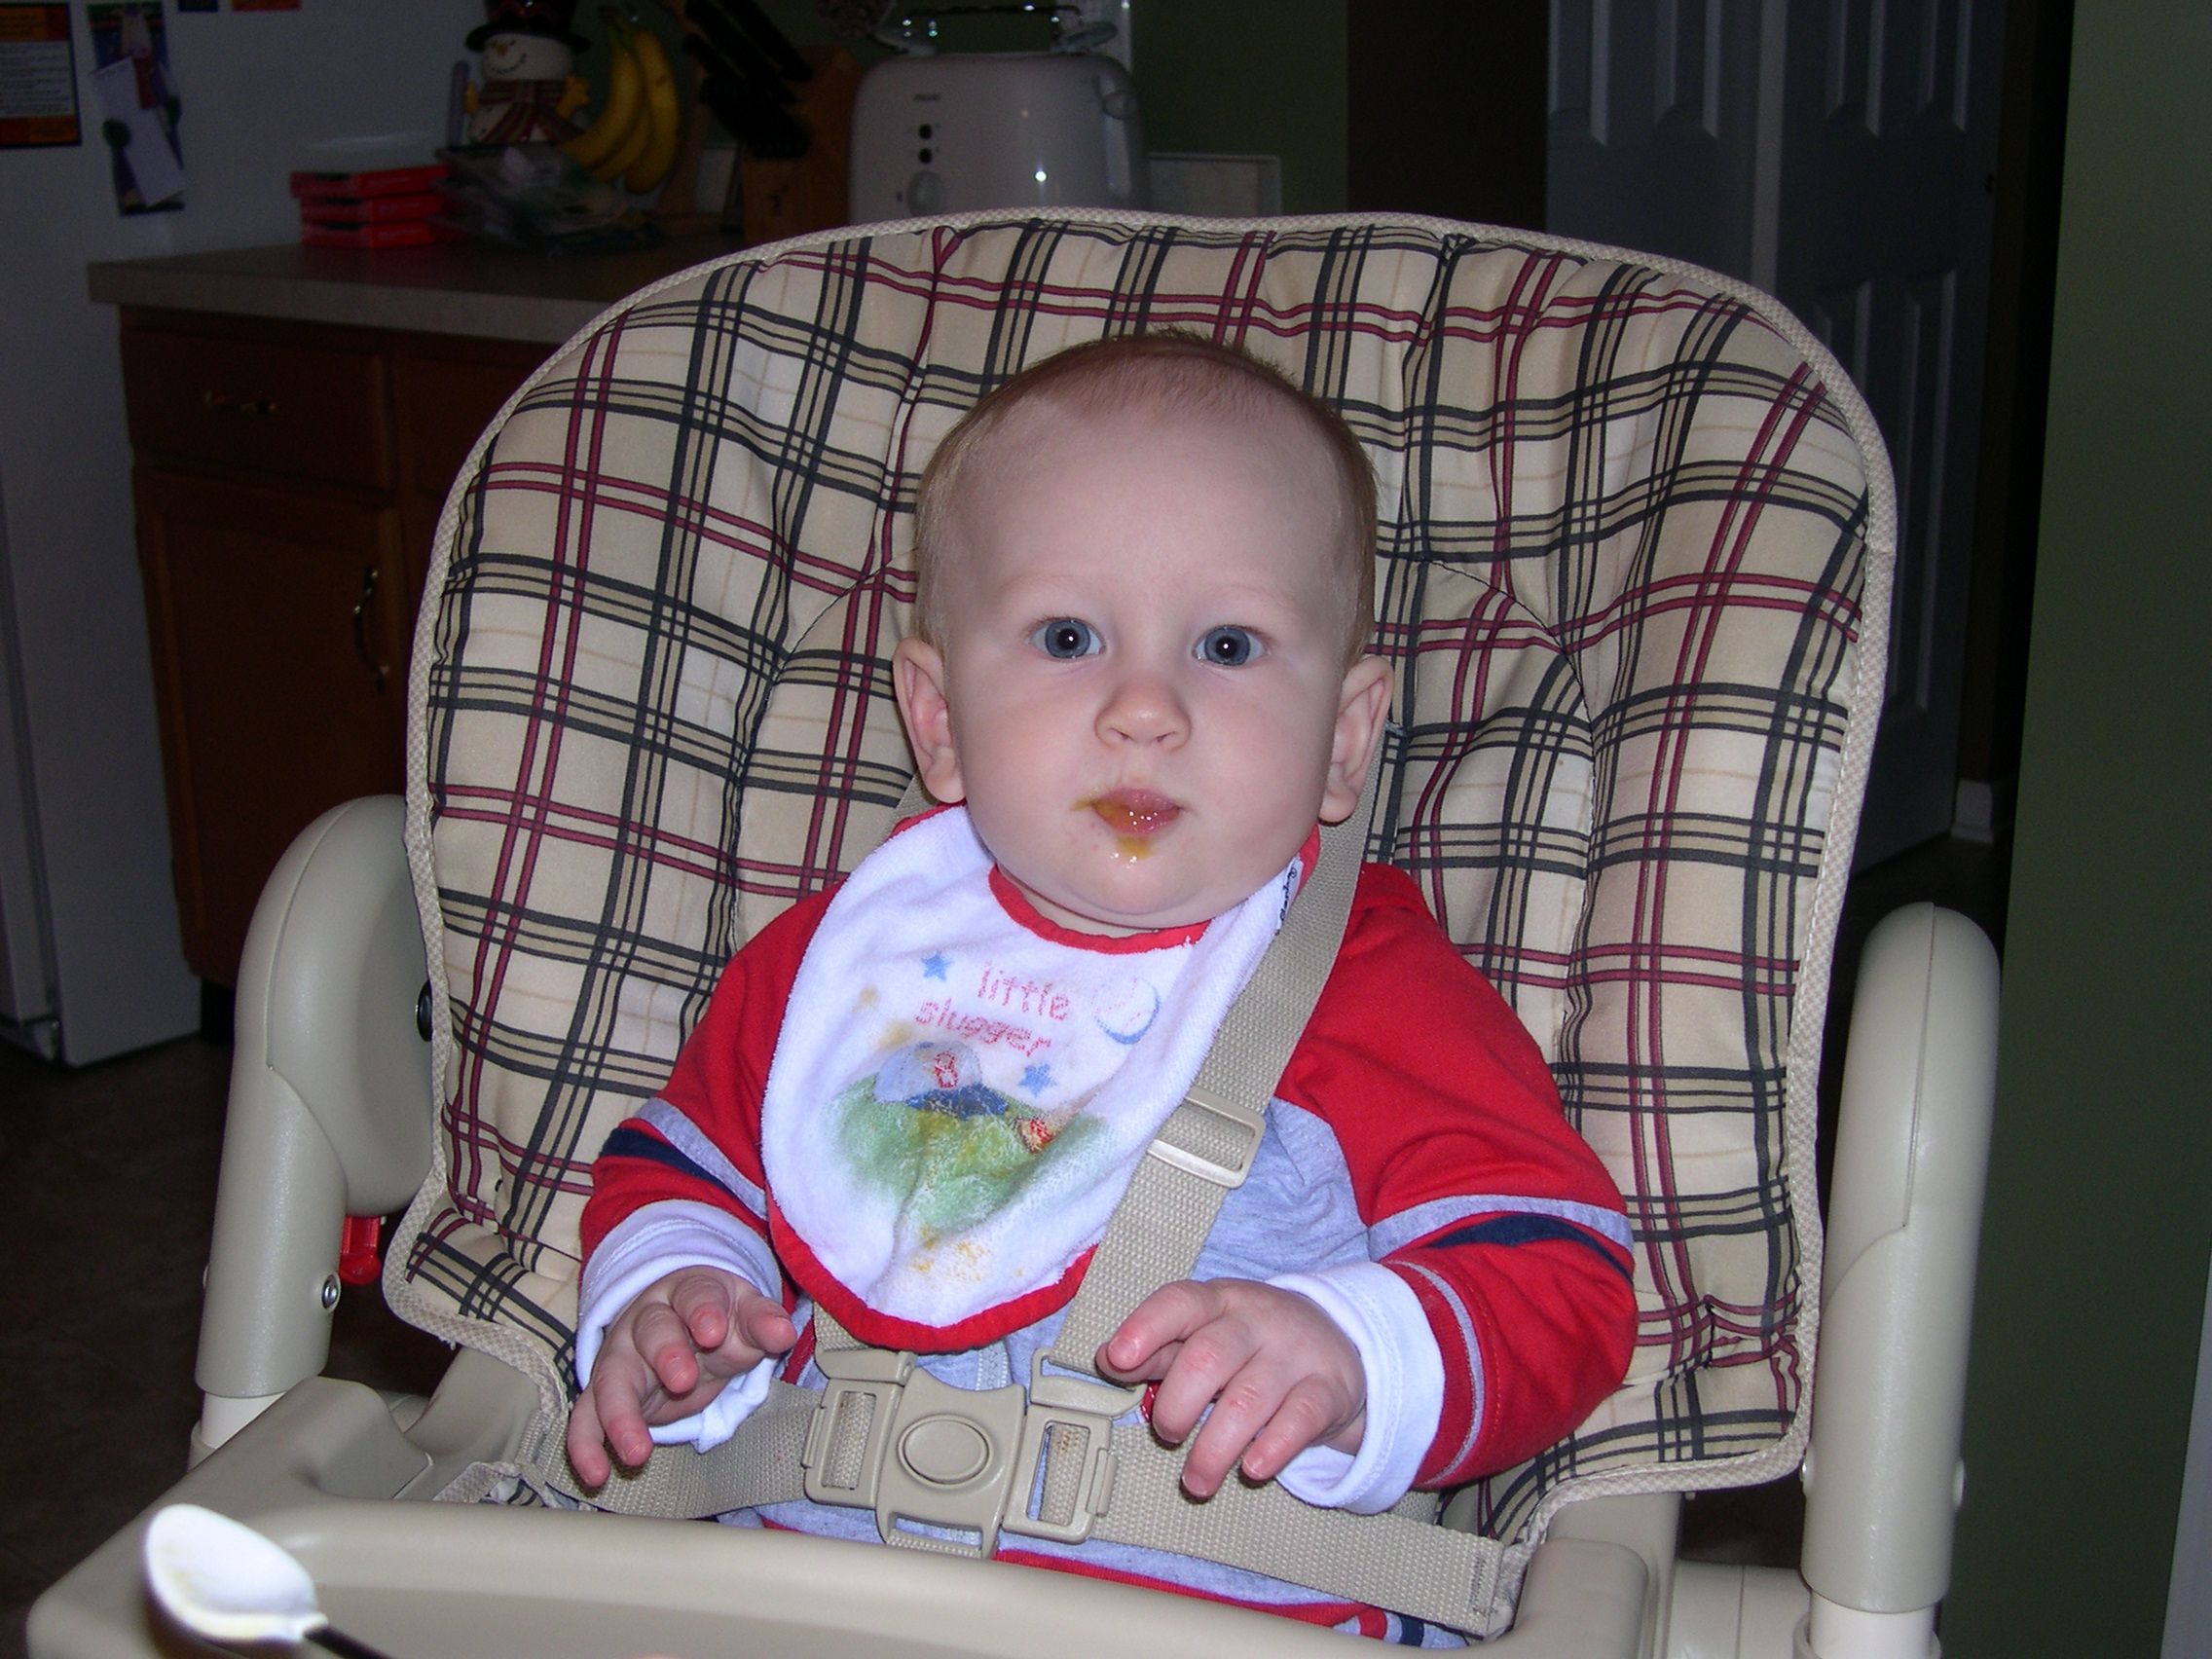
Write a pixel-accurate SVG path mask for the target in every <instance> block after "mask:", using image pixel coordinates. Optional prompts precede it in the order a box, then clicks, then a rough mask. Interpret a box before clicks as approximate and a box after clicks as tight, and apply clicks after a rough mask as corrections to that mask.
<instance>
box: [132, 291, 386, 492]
mask: <svg viewBox="0 0 2212 1659" xmlns="http://www.w3.org/2000/svg"><path fill="white" fill-rule="evenodd" d="M123 369H124V386H125V388H126V396H127V397H128V399H129V410H130V441H131V443H132V445H133V446H134V447H135V448H136V449H137V450H138V451H139V452H140V453H141V454H145V455H161V456H166V457H171V458H176V459H180V460H186V461H211V462H214V463H215V464H217V465H222V466H248V467H253V468H256V469H257V470H260V471H264V472H274V473H282V474H285V475H287V476H290V477H294V478H312V479H317V480H321V481H324V482H328V483H332V484H355V485H363V486H366V487H368V488H370V489H374V490H384V489H389V488H390V487H391V435H390V421H389V416H388V414H387V399H386V396H385V360H384V358H383V357H382V356H381V355H378V354H376V353H373V352H366V351H331V350H314V349H310V348H304V347H299V346H291V345H276V344H263V343H260V342H257V341H250V340H231V339H222V338H218V337H214V336H205V335H195V334H170V333H166V332H164V331H161V330H157V329H126V330H125V331H124V334H123Z"/></svg>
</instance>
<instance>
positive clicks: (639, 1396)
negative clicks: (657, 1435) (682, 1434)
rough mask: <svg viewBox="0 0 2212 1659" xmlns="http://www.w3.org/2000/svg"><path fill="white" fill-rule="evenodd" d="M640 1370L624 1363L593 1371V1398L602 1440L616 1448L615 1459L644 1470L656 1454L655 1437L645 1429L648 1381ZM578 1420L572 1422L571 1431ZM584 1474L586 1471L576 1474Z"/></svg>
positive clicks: (598, 1366)
mask: <svg viewBox="0 0 2212 1659" xmlns="http://www.w3.org/2000/svg"><path fill="white" fill-rule="evenodd" d="M638 1370H639V1368H638V1367H637V1366H636V1365H635V1364H634V1363H633V1364H631V1365H624V1364H621V1363H620V1362H619V1361H618V1360H617V1361H616V1363H614V1364H611V1365H610V1364H606V1363H602V1364H599V1365H596V1366H594V1367H593V1368H592V1379H591V1387H590V1388H589V1389H588V1390H586V1392H588V1393H589V1394H590V1396H591V1399H592V1404H593V1409H594V1410H595V1411H596V1413H597V1414H598V1417H599V1427H600V1438H601V1439H602V1440H604V1441H605V1442H606V1443H607V1445H608V1446H610V1447H612V1448H613V1451H614V1456H617V1457H619V1458H621V1459H622V1462H623V1463H624V1465H625V1466H626V1467H629V1468H633V1469H635V1468H639V1467H642V1466H643V1465H644V1463H645V1459H646V1458H648V1457H650V1456H652V1455H653V1437H652V1435H651V1434H650V1433H649V1432H647V1430H646V1428H645V1385H646V1380H645V1378H644V1377H642V1376H640V1375H639V1374H638ZM574 1420H575V1419H574V1418H573V1417H572V1416H571V1419H570V1422H571V1430H572V1428H573V1424H574ZM576 1472H577V1473H578V1474H582V1473H583V1470H582V1469H581V1468H578V1469H577V1471H576Z"/></svg>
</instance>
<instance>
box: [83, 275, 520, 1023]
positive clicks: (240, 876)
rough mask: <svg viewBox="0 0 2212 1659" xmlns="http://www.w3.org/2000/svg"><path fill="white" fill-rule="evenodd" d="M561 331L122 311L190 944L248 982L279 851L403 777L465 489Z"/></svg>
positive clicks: (180, 892) (202, 965) (143, 542)
mask: <svg viewBox="0 0 2212 1659" xmlns="http://www.w3.org/2000/svg"><path fill="white" fill-rule="evenodd" d="M546 351H547V349H546V348H545V347H542V346H535V345H524V344H520V343H514V342H503V341H474V340H461V339H455V338H448V337H444V336H437V335H414V334H393V333H387V332H381V331H375V330H369V329H348V328H330V327H323V326H319V325H310V324H289V323H279V322H268V321H258V320H249V319H242V318H232V317H219V316H213V315H206V314H202V313H179V312H152V311H137V310H129V309H126V311H125V312H124V315H123V361H124V377H125V390H126V396H127V400H128V403H129V422H130V438H131V444H132V447H133V448H134V450H135V451H136V457H137V465H136V471H135V479H134V493H135V498H136V504H137V511H138V554H139V565H140V570H141V572H142V574H143V576H144V580H145V593H146V617H147V631H148V634H149V636H150V638H151V642H152V646H153V656H154V683H155V691H156V697H157V700H158V703H159V708H160V715H161V725H162V758H163V765H164V769H165V771H166V778H167V784H168V804H169V842H170V850H171V857H172V862H173V866H174V873H175V880H176V892H177V908H178V914H179V917H180V919H181V921H182V924H183V932H184V948H185V958H186V960H187V961H188V962H190V963H191V965H192V969H193V972H194V973H196V974H198V975H200V976H201V977H203V978H205V979H210V980H213V981H215V982H217V983H220V984H226V985H227V984H232V983H235V982H236V980H237V977H238V965H239V954H240V950H241V948H242V947H243V945H244V941H245V930H246V924H247V922H248V921H249V920H251V918H252V914H253V906H254V903H255V901H256V900H257V899H258V897H259V896H260V892H261V886H262V883H263V882H264V881H266V880H267V879H268V876H269V872H270V870H271V869H272V868H274V867H275V866H276V860H277V859H278V857H279V856H281V854H282V853H283V850H284V848H285V847H286V846H287V845H288V844H289V843H290V841H291V839H292V837H293V836H294V835H296V834H298V833H299V831H300V830H302V829H304V828H305V827H306V826H307V825H308V824H309V823H311V822H312V821H313V819H314V818H315V817H316V815H317V814H319V813H321V812H323V811H324V810H326V809H327V808H329V807H332V806H335V805H337V804H338V803H339V802H340V801H343V800H347V799H350V798H351V797H352V796H354V795H361V794H375V793H380V792H387V791H396V790H398V789H399V788H400V787H401V785H402V782H403V780H404V777H405V766H404V747H405V739H406V729H405V728H406V703H405V696H406V682H407V652H408V645H409V642H410V639H411V637H412V634H413V627H414V616H415V610H416V607H417V604H418V602H419V600H420V598H421V594H422V587H423V578H424V571H425V570H426V569H427V567H428V564H429V554H430V542H431V538H432V536H433V535H435V532H436V529H437V519H438V511H439V508H440V505H441V504H442V502H443V500H444V498H445V494H446V490H447V488H448V486H449V485H451V483H452V482H453V478H454V475H455V473H456V472H457V471H458V469H459V468H460V466H461V462H462V461H464V460H465V459H466V457H467V454H468V450H469V448H470V446H471V445H473V444H474V442H475V440H476V436H477V433H478V432H479V431H481V430H482V428H483V427H484V425H485V424H486V423H487V422H489V420H490V419H491V417H492V416H493V415H494V414H495V413H497V411H498V407H499V405H500V404H501V403H502V402H504V401H505V400H506V398H507V396H508V394H509V393H511V392H512V391H513V390H514V388H515V387H517V386H519V385H520V384H521V383H522V381H523V379H524V378H525V377H526V376H527V375H528V374H529V372H530V371H531V369H532V368H534V367H535V365H536V364H537V362H538V361H539V360H540V359H542V358H543V357H544V356H545V355H546Z"/></svg>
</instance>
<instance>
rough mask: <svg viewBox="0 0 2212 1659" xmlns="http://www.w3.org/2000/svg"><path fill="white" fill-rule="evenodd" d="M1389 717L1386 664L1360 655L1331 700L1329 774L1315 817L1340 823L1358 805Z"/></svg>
mask: <svg viewBox="0 0 2212 1659" xmlns="http://www.w3.org/2000/svg"><path fill="white" fill-rule="evenodd" d="M1389 718H1390V665H1389V664H1388V663H1387V662H1384V661H1383V659H1382V658H1381V657H1372V656H1371V657H1361V658H1360V659H1359V660H1358V661H1357V662H1355V663H1353V664H1352V665H1351V667H1350V668H1348V669H1346V671H1345V683H1344V690H1343V691H1342V692H1341V693H1340V694H1339V696H1338V699H1337V730H1336V736H1335V738H1334V740H1333V741H1332V742H1331V743H1330V745H1329V778H1328V782H1327V783H1326V784H1324V785H1323V786H1322V789H1321V822H1322V823H1324V824H1341V823H1343V822H1344V821H1345V820H1346V819H1347V818H1349V817H1350V816H1351V814H1352V809H1353V808H1354V807H1356V806H1358V805H1359V792H1360V791H1361V790H1363V789H1365V788H1366V787H1367V767H1368V763H1369V762H1370V761H1371V760H1372V759H1373V758H1374V756H1375V746H1376V745H1377V744H1378V743H1381V742H1382V741H1383V724H1384V723H1385V722H1386V721H1387V720H1388V719H1389Z"/></svg>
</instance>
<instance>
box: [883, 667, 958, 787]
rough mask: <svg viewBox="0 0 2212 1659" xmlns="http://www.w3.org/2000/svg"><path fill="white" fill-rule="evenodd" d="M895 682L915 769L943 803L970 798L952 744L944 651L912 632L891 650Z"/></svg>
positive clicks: (925, 785)
mask: <svg viewBox="0 0 2212 1659" xmlns="http://www.w3.org/2000/svg"><path fill="white" fill-rule="evenodd" d="M891 686H892V689H893V690H894V691H896V692H897V693H898V696H899V718H900V719H903V720H904V721H905V722H906V741H907V742H908V743H909V744H911V745H912V746H913V750H914V769H915V770H916V771H917V772H918V773H920V775H921V780H922V787H923V788H924V789H926V790H928V791H929V792H930V797H931V798H932V799H933V800H937V801H940V802H941V803H943V804H944V805H947V806H949V805H951V804H952V803H953V802H955V801H959V800H964V799H966V798H967V795H968V790H967V786H966V785H964V784H963V783H962V782H961V779H960V756H959V754H958V752H957V751H955V750H954V748H953V745H952V705H951V703H950V702H949V701H948V700H947V699H946V697H945V690H944V653H943V652H941V651H940V650H939V649H938V648H937V646H935V645H931V644H930V643H929V642H928V641H927V640H923V639H918V638H916V637H914V636H912V635H908V636H907V637H906V638H905V639H903V640H901V641H900V642H899V644H898V645H896V646H895V647H894V648H893V649H892V652H891Z"/></svg>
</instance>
